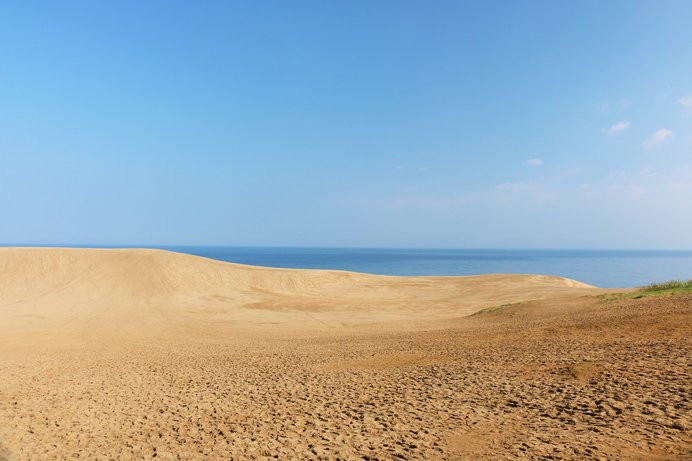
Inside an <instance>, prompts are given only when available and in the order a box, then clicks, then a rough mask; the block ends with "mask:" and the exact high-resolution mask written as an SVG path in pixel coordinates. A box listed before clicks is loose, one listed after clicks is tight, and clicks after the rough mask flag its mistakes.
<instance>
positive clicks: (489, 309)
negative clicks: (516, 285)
mask: <svg viewBox="0 0 692 461" xmlns="http://www.w3.org/2000/svg"><path fill="white" fill-rule="evenodd" d="M515 304H519V303H510V304H502V305H501V306H492V307H486V308H485V309H481V310H479V311H478V312H474V313H473V314H471V315H480V314H488V313H490V312H499V311H501V310H503V309H505V308H507V307H509V306H514V305H515Z"/></svg>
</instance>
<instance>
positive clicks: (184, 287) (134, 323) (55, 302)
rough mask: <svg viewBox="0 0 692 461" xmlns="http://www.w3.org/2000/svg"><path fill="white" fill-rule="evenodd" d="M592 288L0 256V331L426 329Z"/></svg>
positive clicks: (524, 280)
mask: <svg viewBox="0 0 692 461" xmlns="http://www.w3.org/2000/svg"><path fill="white" fill-rule="evenodd" d="M592 291H593V287H590V286H588V285H585V284H583V283H580V282H576V281H574V280H569V279H564V278H560V277H549V276H539V275H484V276H477V277H387V276H377V275H367V274H360V273H353V272H343V271H319V270H295V269H275V268H264V267H253V266H245V265H239V264H230V263H226V262H220V261H215V260H211V259H206V258H200V257H196V256H190V255H185V254H179V253H173V252H169V251H161V250H129V249H125V250H120V249H48V248H2V249H0V306H1V307H2V309H1V310H0V331H2V330H4V331H8V332H9V331H11V332H17V331H43V332H48V331H56V332H79V331H88V332H91V333H93V332H94V331H97V330H98V331H100V332H103V333H108V334H125V335H132V334H137V333H142V334H146V335H147V336H151V335H153V334H157V333H162V334H163V333H166V332H168V333H176V334H179V333H180V329H181V328H183V329H184V328H187V327H189V329H194V327H202V326H206V327H209V328H222V327H228V326H229V325H231V324H236V325H237V326H240V325H242V326H244V327H245V328H251V329H258V328H260V327H261V326H262V325H265V326H267V325H290V327H291V328H293V329H295V328H304V329H314V328H317V329H324V328H330V327H344V326H357V325H368V324H372V323H378V324H386V323H390V322H400V321H405V320H409V321H415V320H424V321H432V320H438V319H445V318H452V317H459V316H465V315H468V314H470V313H473V312H475V311H477V310H479V309H482V308H484V307H488V306H494V305H498V304H506V303H514V302H519V301H526V300H530V299H544V298H547V297H553V296H556V295H573V294H585V293H590V292H592ZM399 326H400V325H397V327H399Z"/></svg>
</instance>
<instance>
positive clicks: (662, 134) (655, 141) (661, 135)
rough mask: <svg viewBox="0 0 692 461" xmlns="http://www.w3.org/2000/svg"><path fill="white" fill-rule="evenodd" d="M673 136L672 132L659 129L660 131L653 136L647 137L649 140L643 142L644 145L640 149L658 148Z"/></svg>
mask: <svg viewBox="0 0 692 461" xmlns="http://www.w3.org/2000/svg"><path fill="white" fill-rule="evenodd" d="M673 134H674V133H673V130H669V129H668V128H661V129H660V130H657V131H656V132H655V133H654V134H652V135H651V136H649V138H648V139H647V140H646V141H644V144H642V147H643V148H644V149H651V148H652V147H655V146H658V145H660V144H662V143H663V142H665V141H667V140H669V139H671V138H672V137H673Z"/></svg>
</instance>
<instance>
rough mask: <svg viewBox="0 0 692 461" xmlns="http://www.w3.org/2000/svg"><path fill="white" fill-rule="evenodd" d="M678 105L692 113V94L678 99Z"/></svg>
mask: <svg viewBox="0 0 692 461" xmlns="http://www.w3.org/2000/svg"><path fill="white" fill-rule="evenodd" d="M678 104H680V105H681V106H683V107H684V108H686V109H688V110H690V111H692V94H690V95H687V96H685V97H684V98H680V99H678Z"/></svg>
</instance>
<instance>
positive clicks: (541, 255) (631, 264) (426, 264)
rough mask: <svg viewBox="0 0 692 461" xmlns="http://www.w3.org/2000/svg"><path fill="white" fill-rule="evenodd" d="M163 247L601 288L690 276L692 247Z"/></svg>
mask: <svg viewBox="0 0 692 461" xmlns="http://www.w3.org/2000/svg"><path fill="white" fill-rule="evenodd" d="M162 248H165V249H169V250H173V251H179V252H182V253H190V254H194V255H198V256H205V257H207V258H214V259H220V260H222V261H231V262H236V263H241V264H252V265H257V266H271V267H293V268H310V269H340V270H348V271H356V272H367V273H371V274H385V275H476V274H489V273H517V274H547V275H559V276H562V277H568V278H572V279H575V280H579V281H582V282H585V283H589V284H593V285H597V286H600V287H604V288H622V287H634V286H641V285H646V284H648V283H651V282H656V281H664V280H670V279H692V251H629V250H416V249H406V250H405V249H353V248H266V247H263V248H251V247H202V246H195V247H193V246H175V247H162Z"/></svg>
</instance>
